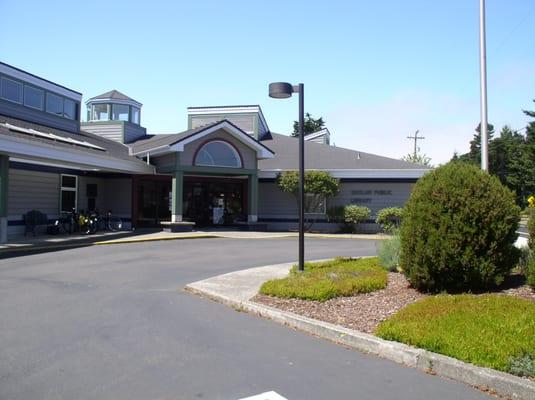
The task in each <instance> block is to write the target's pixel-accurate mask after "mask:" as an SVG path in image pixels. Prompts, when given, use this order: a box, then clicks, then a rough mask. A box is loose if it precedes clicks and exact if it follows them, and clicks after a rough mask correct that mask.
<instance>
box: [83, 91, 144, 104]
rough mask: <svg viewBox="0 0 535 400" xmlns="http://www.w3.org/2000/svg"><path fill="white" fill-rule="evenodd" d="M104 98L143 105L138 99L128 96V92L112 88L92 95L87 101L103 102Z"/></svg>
mask: <svg viewBox="0 0 535 400" xmlns="http://www.w3.org/2000/svg"><path fill="white" fill-rule="evenodd" d="M104 100H111V101H116V102H119V103H122V102H126V103H132V104H135V105H138V106H139V107H141V106H142V104H141V103H140V102H138V101H136V100H134V99H133V98H131V97H128V96H127V95H126V94H124V93H121V92H119V91H118V90H115V89H114V90H110V91H109V92H106V93H102V94H100V95H98V96H95V97H91V98H90V99H89V100H87V101H86V104H87V103H94V102H103V101H104Z"/></svg>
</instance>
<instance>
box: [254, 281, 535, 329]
mask: <svg viewBox="0 0 535 400" xmlns="http://www.w3.org/2000/svg"><path fill="white" fill-rule="evenodd" d="M501 293H504V294H508V295H512V296H518V297H522V298H525V299H528V300H533V301H535V291H534V290H533V289H531V288H530V287H528V286H526V285H524V284H521V283H516V284H515V282H512V283H511V284H510V285H509V286H507V287H506V288H504V289H503V290H502V291H501ZM426 296H428V295H427V294H424V293H420V292H418V291H417V290H415V289H412V288H411V287H409V283H408V282H407V279H406V278H405V276H403V274H400V273H394V272H390V273H388V286H387V287H386V288H385V289H382V290H378V291H375V292H372V293H365V294H358V295H355V296H350V297H338V298H334V299H331V300H327V301H325V302H319V301H308V300H300V299H281V298H277V297H272V296H266V295H261V294H258V295H256V296H255V297H254V298H253V299H252V301H254V302H257V303H261V304H264V305H267V306H270V307H274V308H278V309H281V310H284V311H289V312H293V313H295V314H299V315H303V316H305V317H310V318H315V319H318V320H321V321H325V322H330V323H333V324H337V325H341V326H345V327H347V328H350V329H355V330H358V331H361V332H366V333H373V332H374V330H375V328H376V327H377V325H379V323H381V322H382V321H384V320H385V319H387V318H388V317H390V316H391V315H392V314H395V313H396V312H397V311H398V310H400V309H401V308H403V307H405V306H407V305H409V304H411V303H414V302H415V301H417V300H419V299H422V298H424V297H426Z"/></svg>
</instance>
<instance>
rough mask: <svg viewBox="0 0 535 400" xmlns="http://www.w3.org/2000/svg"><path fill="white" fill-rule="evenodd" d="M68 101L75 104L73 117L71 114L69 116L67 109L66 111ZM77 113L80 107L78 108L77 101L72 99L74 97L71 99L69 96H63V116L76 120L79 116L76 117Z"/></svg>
mask: <svg viewBox="0 0 535 400" xmlns="http://www.w3.org/2000/svg"><path fill="white" fill-rule="evenodd" d="M67 102H69V103H72V105H73V106H74V109H73V112H74V114H73V116H72V118H71V117H69V116H67V113H66V111H65V109H66V105H67ZM77 114H78V109H77V103H76V101H74V100H72V99H69V98H67V97H64V98H63V118H65V119H69V120H71V121H74V120H76V119H77V118H76V117H77Z"/></svg>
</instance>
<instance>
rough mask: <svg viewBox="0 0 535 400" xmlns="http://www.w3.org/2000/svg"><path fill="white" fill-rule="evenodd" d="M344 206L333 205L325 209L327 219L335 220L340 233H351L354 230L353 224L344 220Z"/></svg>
mask: <svg viewBox="0 0 535 400" xmlns="http://www.w3.org/2000/svg"><path fill="white" fill-rule="evenodd" d="M344 210H345V207H344V206H334V207H330V208H328V209H327V220H328V221H329V222H336V223H337V224H338V226H339V227H340V232H342V233H352V232H353V231H354V227H353V224H349V223H347V222H345V220H344Z"/></svg>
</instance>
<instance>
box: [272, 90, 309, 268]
mask: <svg viewBox="0 0 535 400" xmlns="http://www.w3.org/2000/svg"><path fill="white" fill-rule="evenodd" d="M293 93H299V263H298V270H299V271H300V272H303V271H304V270H305V133H304V125H305V111H304V108H305V107H304V104H305V101H304V96H305V85H303V84H302V83H300V84H298V85H295V86H294V85H292V84H290V83H287V82H274V83H270V84H269V97H272V98H274V99H287V98H289V97H291V96H292V94H293Z"/></svg>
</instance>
